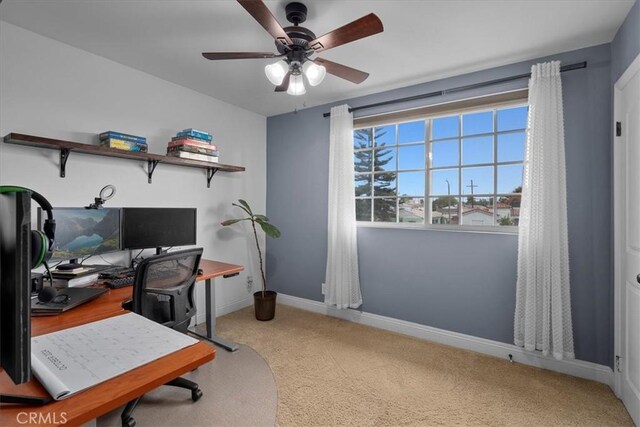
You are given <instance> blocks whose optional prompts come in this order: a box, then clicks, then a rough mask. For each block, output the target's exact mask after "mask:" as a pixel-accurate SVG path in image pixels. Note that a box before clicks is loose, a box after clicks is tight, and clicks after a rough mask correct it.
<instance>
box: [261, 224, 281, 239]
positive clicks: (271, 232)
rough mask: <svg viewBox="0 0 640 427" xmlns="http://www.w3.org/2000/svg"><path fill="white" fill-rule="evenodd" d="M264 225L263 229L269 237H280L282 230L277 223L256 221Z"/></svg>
mask: <svg viewBox="0 0 640 427" xmlns="http://www.w3.org/2000/svg"><path fill="white" fill-rule="evenodd" d="M256 222H257V223H258V224H260V227H262V231H264V234H266V235H267V236H269V237H272V238H274V239H277V238H278V237H280V230H278V228H277V227H276V226H275V225H271V224H269V223H268V222H262V221H256Z"/></svg>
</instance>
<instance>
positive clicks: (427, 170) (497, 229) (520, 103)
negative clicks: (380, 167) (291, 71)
mask: <svg viewBox="0 0 640 427" xmlns="http://www.w3.org/2000/svg"><path fill="white" fill-rule="evenodd" d="M527 105H528V103H527V100H526V99H516V100H511V101H503V102H493V103H492V102H487V103H486V104H483V105H478V106H474V107H469V108H457V109H451V110H450V111H445V112H438V113H434V114H424V115H422V116H419V117H411V118H408V119H406V120H402V119H401V118H400V119H395V120H390V121H388V122H384V121H382V122H380V123H376V124H375V125H365V126H357V125H354V131H356V130H360V129H370V128H372V127H373V128H376V127H384V126H389V125H393V126H395V132H396V135H395V144H394V145H393V146H389V147H393V148H394V149H396V158H395V164H396V167H395V169H393V170H391V171H389V172H394V173H395V174H396V188H397V186H398V183H399V181H398V178H399V172H412V171H413V172H424V175H425V194H424V196H423V198H424V206H425V218H424V223H410V222H399V215H400V212H399V199H400V198H401V196H399V195H396V196H395V197H394V198H395V199H396V222H376V221H373V220H371V221H357V225H358V227H365V228H392V229H411V230H428V231H433V230H436V231H456V232H467V231H468V232H476V233H492V234H500V233H502V234H517V233H518V226H514V225H468V224H432V223H431V222H432V218H431V207H430V206H431V205H430V204H431V200H430V199H431V198H432V197H436V196H432V195H431V193H430V190H431V186H430V185H431V183H430V177H431V171H432V170H441V169H454V168H455V169H458V182H459V185H462V176H461V175H462V170H463V169H464V168H472V167H483V166H484V167H487V166H491V167H493V174H494V176H493V194H479V195H476V194H474V196H475V197H492V198H494V206H497V202H498V198H499V197H501V196H506V195H508V194H502V193H500V194H498V193H497V190H498V188H497V186H498V177H497V174H498V166H507V165H519V164H522V165H523V166H524V164H525V161H524V159H523V161H511V162H498V150H497V148H498V135H503V134H509V133H518V132H522V131H523V130H524V131H525V133H528V132H529V129H528V128H526V129H514V130H509V131H500V132H498V127H497V117H498V115H497V114H496V110H501V109H508V108H516V107H524V106H527ZM489 110H490V111H492V112H493V121H494V123H493V132H491V133H484V134H477V135H469V137H479V136H488V135H491V136H493V162H492V163H478V164H470V165H463V164H462V153H463V152H462V147H461V145H462V141H463V139H464V137H463V136H462V115H464V114H472V113H475V112H482V111H489ZM456 115H457V116H458V119H459V120H460V123H459V128H458V129H459V135H458V136H457V137H451V138H443V139H438V140H435V141H436V142H437V141H444V140H447V139H458V144H459V145H458V164H457V165H454V166H441V167H435V168H433V167H432V166H431V160H432V155H431V154H432V153H431V143H432V142H433V141H434V140H432V139H431V123H432V121H433V120H435V119H438V118H442V117H450V116H456ZM420 120H424V122H425V135H424V138H423V141H422V144H423V145H424V151H425V163H424V169H407V170H405V169H402V170H398V162H399V151H398V149H399V148H401V147H405V146H412V145H418V144H417V143H407V144H398V126H399V125H401V124H403V123H412V122H416V121H420ZM368 149H369V150H372V151H374V150H375V149H376V148H375V145H373V146H372V147H371V148H368ZM366 150H367V149H363V150H357V151H366ZM373 161H374V159H372V162H373ZM357 174H362V172H355V170H354V178H355V175H357ZM371 175H372V177H371V191H372V194H373V195H372V196H369V197H356V200H358V199H368V200H371V203H372V219H373V201H374V200H375V198H376V197H375V192H374V189H373V187H374V185H375V180H374V173H373V172H372V173H371ZM460 188H461V187H459V189H458V190H456V191H462V190H460ZM512 194H515V193H512ZM467 196H468V195H465V194H461V195H457V194H455V195H452V196H451V197H457V198H459V199H460V200H462V199H463V198H464V197H467ZM497 215H498V214H497V208H494V211H493V218H494V219H493V222H494V224H495V223H496V222H497V221H496V220H497Z"/></svg>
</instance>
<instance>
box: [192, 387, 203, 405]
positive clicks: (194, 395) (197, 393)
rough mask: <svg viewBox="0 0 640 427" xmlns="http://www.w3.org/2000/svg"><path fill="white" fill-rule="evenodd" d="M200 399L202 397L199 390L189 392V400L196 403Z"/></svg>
mask: <svg viewBox="0 0 640 427" xmlns="http://www.w3.org/2000/svg"><path fill="white" fill-rule="evenodd" d="M201 397H202V390H200V389H199V388H197V389H195V390H193V391H192V392H191V400H193V401H194V402H197V401H198V400H200V398H201Z"/></svg>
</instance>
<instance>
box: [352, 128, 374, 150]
mask: <svg viewBox="0 0 640 427" xmlns="http://www.w3.org/2000/svg"><path fill="white" fill-rule="evenodd" d="M372 145H373V129H372V128H368V129H358V130H354V131H353V148H356V149H358V148H368V147H371V146H372Z"/></svg>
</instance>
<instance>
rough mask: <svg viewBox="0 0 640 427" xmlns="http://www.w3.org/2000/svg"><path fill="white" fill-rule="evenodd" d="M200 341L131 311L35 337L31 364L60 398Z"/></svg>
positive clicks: (32, 340) (39, 377)
mask: <svg viewBox="0 0 640 427" xmlns="http://www.w3.org/2000/svg"><path fill="white" fill-rule="evenodd" d="M197 342H198V340H196V339H193V338H191V337H189V336H187V335H185V334H182V333H180V332H178V331H175V330H173V329H170V328H167V327H166V326H162V325H160V324H159V323H156V322H154V321H152V320H149V319H147V318H145V317H142V316H140V315H137V314H135V313H128V314H123V315H120V316H115V317H111V318H109V319H104V320H100V321H97V322H92V323H87V324H85V325H82V326H77V327H75V328H69V329H64V330H62V331H58V332H53V333H51V334H47V335H40V336H37V337H33V338H31V366H32V369H33V373H34V374H35V376H36V377H37V378H38V380H40V382H41V383H42V385H43V386H44V388H46V389H47V391H48V392H49V393H50V394H51V396H52V397H53V398H54V399H56V400H61V399H64V398H67V397H69V396H71V395H73V394H74V393H77V392H79V391H82V390H85V389H87V388H89V387H93V386H95V385H97V384H100V383H102V382H104V381H107V380H109V379H111V378H114V377H116V376H118V375H121V374H123V373H125V372H128V371H130V370H132V369H135V368H138V367H140V366H142V365H145V364H147V363H149V362H152V361H154V360H156V359H159V358H161V357H163V356H166V355H168V354H170V353H174V352H176V351H178V350H180V349H183V348H185V347H189V346H191V345H193V344H196V343H197Z"/></svg>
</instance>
